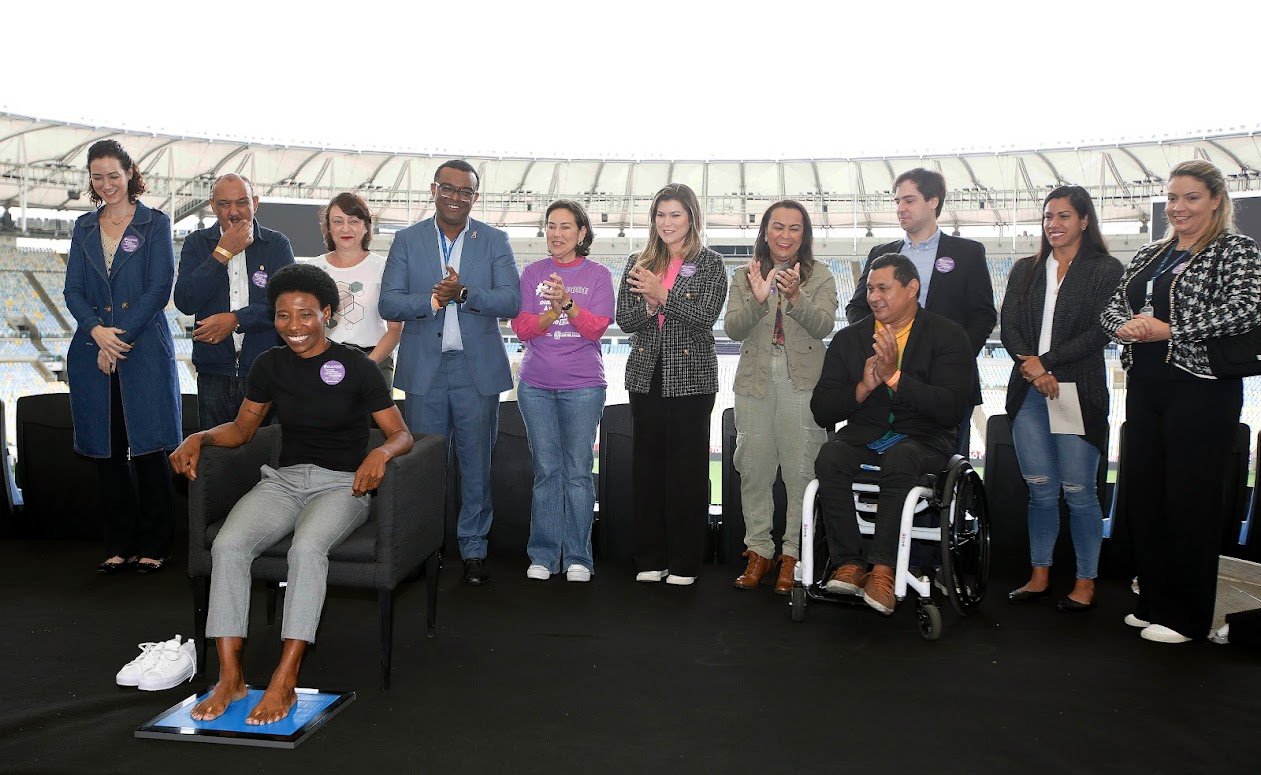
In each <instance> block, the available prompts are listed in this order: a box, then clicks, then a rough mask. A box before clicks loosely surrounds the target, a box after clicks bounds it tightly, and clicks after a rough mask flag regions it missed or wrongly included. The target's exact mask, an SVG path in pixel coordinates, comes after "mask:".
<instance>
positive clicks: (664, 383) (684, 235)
mask: <svg viewBox="0 0 1261 775" xmlns="http://www.w3.org/2000/svg"><path fill="white" fill-rule="evenodd" d="M651 212H652V225H651V226H650V227H649V229H648V244H647V245H646V246H645V247H644V249H643V251H642V252H640V253H637V254H635V255H632V256H631V257H630V259H629V260H628V261H627V262H626V271H625V272H623V274H622V282H621V284H620V285H619V287H618V293H617V324H618V326H620V327H621V329H622V330H623V331H625V332H626V333H628V334H630V335H631V353H630V357H629V358H627V361H626V389H627V391H629V392H630V405H631V418H632V424H633V425H632V427H633V429H634V434H635V440H634V449H633V454H634V465H633V468H632V471H631V477H632V479H633V480H634V482H635V505H634V514H635V528H634V539H633V542H634V556H635V569H636V570H637V571H638V575H637V576H636V577H635V578H636V580H637V581H661V580H662V579H664V580H665V581H666V583H668V584H676V585H687V584H691V583H692V582H693V581H695V580H696V576H697V574H698V573H700V566H701V557H702V555H703V554H704V551H705V526H706V523H707V520H708V514H709V416H710V413H711V412H712V411H713V409H714V395H715V394H716V393H717V392H718V358H717V356H716V355H715V353H714V331H713V329H714V323H715V322H717V320H718V313H719V312H720V311H721V310H722V305H723V302H724V301H725V300H726V298H727V275H726V272H725V271H724V270H723V265H722V256H720V255H718V254H717V253H715V252H714V251H712V250H710V249H708V248H706V247H704V246H702V245H701V229H702V223H701V209H700V203H699V202H698V201H697V199H696V194H695V193H694V192H693V191H692V189H690V188H688V187H687V186H685V185H682V184H681V183H671V184H669V185H667V186H666V187H665V188H662V189H661V190H660V191H658V192H657V195H656V197H654V198H653V201H652V210H651Z"/></svg>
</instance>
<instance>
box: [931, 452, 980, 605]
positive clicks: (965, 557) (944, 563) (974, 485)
mask: <svg viewBox="0 0 1261 775" xmlns="http://www.w3.org/2000/svg"><path fill="white" fill-rule="evenodd" d="M941 513H942V515H943V519H942V521H941V576H942V578H941V581H942V585H943V586H944V587H945V588H946V596H947V597H948V598H949V599H950V604H951V606H953V607H954V609H955V610H956V611H957V612H958V613H959V615H960V616H967V615H968V614H969V613H971V612H972V611H973V610H975V609H976V607H977V606H979V605H980V604H981V601H982V600H984V599H985V590H986V587H987V584H988V580H989V565H990V524H989V510H988V503H987V502H986V499H985V487H984V485H983V484H982V483H981V477H980V476H979V475H977V473H976V470H975V469H973V468H972V466H971V465H970V464H968V463H967V462H961V463H960V464H959V465H957V466H952V467H951V469H950V471H949V472H948V474H947V478H946V482H945V486H944V487H943V488H942V503H941Z"/></svg>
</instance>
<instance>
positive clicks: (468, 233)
mask: <svg viewBox="0 0 1261 775" xmlns="http://www.w3.org/2000/svg"><path fill="white" fill-rule="evenodd" d="M433 180H434V182H433V183H432V184H431V185H430V186H429V190H430V192H431V193H432V195H433V201H434V205H435V208H436V211H435V214H434V217H433V218H429V219H426V220H423V221H421V222H420V223H416V224H412V225H411V226H409V227H407V228H406V229H403V230H402V231H400V232H398V233H397V234H395V235H394V244H393V245H391V247H390V255H389V257H388V258H387V259H386V262H385V273H384V274H383V275H382V277H381V301H380V304H379V310H380V313H381V317H382V318H385V319H386V320H401V321H403V337H402V341H401V342H400V344H399V353H398V368H397V370H396V371H395V374H394V385H395V387H397V388H399V389H401V390H403V391H405V392H406V393H407V404H406V406H405V408H404V413H405V415H406V418H407V426H408V427H409V428H411V429H412V430H413V431H414V432H417V433H435V434H442V435H443V436H446V437H447V440H448V443H451V441H452V437H454V445H455V454H456V457H457V458H458V460H459V463H460V476H461V484H460V496H461V505H460V516H459V522H458V524H457V526H456V535H457V537H458V538H459V542H460V556H461V557H462V558H463V560H464V583H465V584H470V585H474V586H476V585H480V584H485V583H486V582H487V581H489V579H490V577H489V575H488V574H487V573H486V569H485V566H484V560H485V559H486V536H487V534H488V533H489V532H490V524H491V520H492V517H493V512H492V506H491V499H490V455H491V451H492V450H493V449H494V446H495V435H496V433H497V432H498V425H499V394H500V393H501V392H503V391H505V390H510V389H512V372H511V370H510V369H509V367H508V353H507V350H505V349H504V342H503V338H502V337H501V336H500V334H499V318H513V317H516V315H517V312H519V311H520V309H521V288H520V283H521V279H520V276H519V275H518V273H517V264H516V259H515V258H514V256H513V255H512V248H511V247H510V246H509V245H508V235H507V234H505V233H504V232H502V231H500V230H499V229H496V228H493V227H491V226H488V225H486V224H484V223H481V222H480V221H475V220H472V219H471V218H469V213H470V212H471V211H472V209H473V204H474V203H475V202H476V201H477V196H478V194H477V188H478V185H479V184H480V182H481V181H480V180H479V179H478V175H477V171H476V170H475V169H473V167H472V166H471V165H470V164H469V163H468V162H466V161H462V160H454V161H448V162H446V163H444V164H442V166H440V167H438V170H437V172H436V173H435V174H434V179H433Z"/></svg>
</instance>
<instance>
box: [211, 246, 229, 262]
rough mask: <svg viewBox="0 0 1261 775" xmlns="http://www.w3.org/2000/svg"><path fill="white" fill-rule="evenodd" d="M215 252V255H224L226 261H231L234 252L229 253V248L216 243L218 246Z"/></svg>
mask: <svg viewBox="0 0 1261 775" xmlns="http://www.w3.org/2000/svg"><path fill="white" fill-rule="evenodd" d="M214 252H215V255H216V256H223V260H224V261H231V260H232V256H233V254H232V253H229V252H228V250H227V248H224V247H223V246H221V245H216V246H215V251H214Z"/></svg>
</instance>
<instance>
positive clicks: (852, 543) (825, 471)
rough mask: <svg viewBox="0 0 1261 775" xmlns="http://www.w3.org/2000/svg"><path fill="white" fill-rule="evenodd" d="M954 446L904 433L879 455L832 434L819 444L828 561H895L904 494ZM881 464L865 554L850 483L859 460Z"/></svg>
mask: <svg viewBox="0 0 1261 775" xmlns="http://www.w3.org/2000/svg"><path fill="white" fill-rule="evenodd" d="M952 452H953V450H948V449H947V450H943V449H937V448H935V447H933V446H930V445H928V444H924V443H923V442H920V441H916V440H915V439H903V440H902V441H900V442H898V443H897V444H895V445H894V446H892V447H890V448H889V449H888V450H886V451H885V453H884V454H883V455H878V454H876V453H875V452H874V451H872V450H871V449H870V448H868V447H867V446H866V445H864V444H852V443H850V442H847V441H841V440H839V439H838V440H834V441H829V442H828V443H826V444H824V445H823V448H822V449H820V450H819V457H818V458H816V459H815V462H814V473H815V476H816V477H818V479H819V502H820V505H821V506H822V508H823V529H824V531H825V533H826V534H827V541H828V554H829V556H830V565H831V567H833V568H838V567H840V566H842V565H847V564H855V565H862V564H863V563H864V562H869V563H872V564H873V565H889V566H893V565H895V564H896V562H897V559H898V531H899V529H900V527H901V524H902V504H903V503H905V502H906V495H907V493H909V492H910V491H911V488H912V487H914V486H915V483H916V482H918V481H919V479H920V477H922V476H923V475H924V474H931V473H936V472H938V471H941V470H942V469H943V468H945V467H946V463H947V461H949V460H950V455H951V454H952ZM864 463H866V464H868V465H874V466H880V473H879V474H877V481H878V483H879V485H880V497H879V498H878V499H877V501H876V534H875V535H874V536H873V537H872V539H873V540H872V542H871V546H870V547H868V551H867V555H866V557H864V556H863V552H862V534H861V533H859V532H858V516H857V513H856V512H855V510H854V495H853V492H854V491H853V484H854V479H855V477H857V476H858V475H859V474H860V473H865V472H863V471H861V466H862V465H863V464H864Z"/></svg>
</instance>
